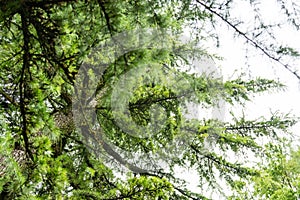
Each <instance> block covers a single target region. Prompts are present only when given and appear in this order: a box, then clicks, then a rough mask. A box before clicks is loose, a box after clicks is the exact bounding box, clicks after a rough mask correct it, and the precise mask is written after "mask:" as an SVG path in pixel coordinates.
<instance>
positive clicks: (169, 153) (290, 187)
mask: <svg viewBox="0 0 300 200" xmlns="http://www.w3.org/2000/svg"><path fill="white" fill-rule="evenodd" d="M226 2H227V3H226ZM232 2H233V1H224V2H219V1H206V2H204V1H191V0H183V1H182V0H181V1H177V0H171V1H166V0H148V1H144V0H135V1H131V0H105V1H104V0H98V1H67V0H66V1H64V0H62V1H13V0H6V1H3V2H1V5H0V29H1V34H0V43H1V47H0V52H1V55H0V69H1V70H0V121H1V123H0V198H1V199H128V200H129V199H166V200H167V199H174V200H175V199H176V200H178V199H182V200H185V199H210V198H211V197H210V196H209V195H208V192H207V191H208V190H218V191H219V193H222V194H223V196H225V197H226V196H227V197H228V196H229V195H226V194H224V190H225V189H224V188H226V187H228V188H229V190H230V191H232V192H233V193H236V195H235V196H234V195H233V196H232V197H228V198H232V199H234V198H239V195H240V196H242V198H243V197H248V196H251V195H254V196H257V197H259V198H269V199H293V198H296V197H298V196H299V185H300V182H299V181H300V180H299V170H298V169H299V168H300V167H299V162H298V161H299V152H293V153H292V154H291V158H289V159H288V158H287V157H286V156H285V152H284V149H283V148H282V144H284V142H283V141H284V137H285V136H289V134H288V131H289V128H290V127H291V126H293V125H294V124H295V123H296V121H295V119H294V118H291V117H290V116H289V115H280V114H278V113H273V114H272V117H271V118H270V119H265V118H263V117H262V118H259V119H257V120H249V119H246V117H244V116H242V117H240V116H237V117H235V116H234V115H233V117H232V120H231V121H228V122H224V121H221V120H219V119H210V118H209V117H208V118H205V119H189V118H187V117H186V116H185V114H184V110H185V109H186V108H187V107H188V104H187V103H188V102H195V103H198V104H199V105H200V106H202V107H203V108H212V107H214V106H216V104H217V103H216V102H218V101H220V100H224V101H226V102H227V103H228V105H231V106H235V105H243V104H245V102H247V101H250V100H251V99H252V97H253V96H254V95H255V94H258V93H263V92H270V91H278V90H280V89H282V88H284V85H282V84H281V83H279V82H277V81H274V80H268V79H265V78H256V79H253V80H247V79H245V80H244V79H242V78H238V79H235V80H228V81H225V82H223V81H222V80H221V78H213V76H211V77H210V76H205V75H201V76H200V75H197V74H192V73H190V72H186V71H184V69H186V68H187V67H193V63H190V60H191V58H195V57H198V58H201V57H202V56H206V57H210V58H213V59H218V57H217V56H215V55H213V53H210V52H207V50H206V49H205V48H204V47H203V48H202V47H201V48H196V45H198V44H199V43H201V42H205V40H206V39H210V38H217V36H216V35H215V34H214V33H211V30H210V28H209V27H211V25H213V26H212V27H214V26H215V25H217V22H216V20H217V19H221V20H223V21H224V22H225V23H227V24H229V26H230V25H231V27H232V26H233V25H232V24H231V23H230V21H228V20H230V10H231V9H232V7H231V6H230V5H232ZM250 2H251V3H252V4H253V2H252V1H250ZM281 4H282V5H284V3H281ZM215 8H219V9H217V11H219V13H218V12H217V11H216V9H215ZM284 9H285V10H289V8H287V7H285V8H284ZM287 15H288V17H289V19H290V20H291V22H292V25H293V26H295V27H297V23H296V21H293V20H292V16H293V15H292V14H290V13H287ZM186 27H189V28H190V29H192V30H191V31H192V33H193V34H194V35H193V38H194V39H195V40H193V41H190V42H189V43H187V44H180V42H178V40H179V38H176V37H165V38H164V39H165V42H166V43H169V44H172V45H171V47H170V48H167V47H166V48H163V49H156V48H155V47H156V46H158V45H160V44H156V43H155V41H154V39H153V41H152V40H150V41H149V40H148V42H149V46H147V45H144V46H143V47H144V48H140V49H134V50H132V51H129V52H125V53H124V55H121V56H119V57H117V58H114V56H115V54H114V53H115V52H116V51H117V50H116V49H115V48H117V47H115V46H118V45H119V47H118V48H121V47H126V45H128V44H131V43H138V42H141V41H142V39H143V38H142V39H141V41H136V40H134V38H132V39H130V38H128V41H122V44H121V45H120V44H118V45H115V46H114V47H111V46H105V42H106V41H108V40H109V39H112V38H114V36H115V35H118V34H119V33H122V32H124V31H130V30H139V28H154V29H155V30H164V29H168V31H169V33H170V34H171V33H172V34H174V35H177V34H179V33H182V32H184V30H185V28H186ZM233 27H235V29H234V30H235V31H236V32H237V33H238V34H240V35H241V36H242V37H245V36H247V35H245V34H244V33H243V32H241V31H239V27H238V26H233ZM259 27H260V29H259V28H257V29H255V30H257V31H259V30H261V27H264V28H263V29H262V30H269V26H262V24H259ZM207 29H209V30H207ZM162 32H163V31H162ZM165 32H167V31H165ZM165 32H164V33H162V35H166V33H165ZM253 34H254V33H253ZM254 35H257V34H254ZM157 37H159V36H157ZM256 37H258V36H256ZM256 37H254V39H255V38H256ZM144 39H145V38H144ZM246 40H247V42H249V43H250V44H252V45H254V46H255V47H257V48H258V49H259V50H263V49H267V48H266V46H261V44H260V43H258V42H255V41H254V40H253V39H251V38H249V37H248V36H247V37H246ZM201 44H202V43H201ZM101 45H102V46H101ZM103 45H104V46H105V47H106V48H107V49H106V50H107V51H108V52H109V50H111V49H112V50H111V52H110V53H111V54H109V56H106V55H101V54H100V55H98V60H97V59H92V58H90V57H89V56H88V55H89V54H90V53H91V52H92V51H93V50H94V48H96V49H97V47H103ZM122 45H123V46H122ZM151 45H152V46H151ZM120 46H121V47H120ZM147 47H148V48H147ZM197 47H198V46H197ZM109 48H111V49H109ZM272 51H273V52H277V55H278V56H283V57H285V56H291V57H298V56H299V53H298V52H297V51H296V50H295V49H293V48H292V47H283V46H280V47H278V48H276V47H275V46H274V48H273V49H272ZM263 53H264V54H265V55H267V57H269V58H270V59H273V60H275V61H276V60H277V61H278V62H280V63H281V60H280V59H279V58H275V57H272V56H271V55H270V54H268V53H266V50H265V51H263ZM110 56H111V57H110ZM280 58H281V57H280ZM112 59H114V60H113V62H111V60H112ZM84 62H86V63H89V64H91V65H97V64H99V63H100V64H101V63H102V64H103V63H104V64H105V65H106V64H107V66H105V67H106V68H105V70H104V71H103V72H101V78H100V79H99V80H97V74H96V72H95V71H93V70H89V71H86V74H87V76H88V78H89V80H88V81H85V80H84V81H83V85H84V84H87V85H84V86H88V84H89V83H92V82H96V81H97V87H96V88H95V91H93V92H95V95H94V96H95V99H96V101H97V103H96V105H95V108H96V116H95V119H93V122H95V123H96V122H97V123H98V125H100V126H101V131H99V133H94V132H92V131H91V130H92V129H91V128H90V127H88V126H87V125H86V124H85V125H86V126H76V125H77V124H75V123H74V122H73V114H74V113H72V108H71V107H72V101H73V102H74V99H72V94H74V93H76V92H78V91H77V90H76V89H78V88H74V84H75V82H76V81H79V79H78V76H79V75H78V70H79V68H80V67H81V66H82V63H84ZM108 63H109V64H108ZM141 66H148V67H149V70H152V71H151V73H153V74H155V75H156V79H155V81H156V82H155V81H153V83H149V82H151V77H150V75H149V74H148V73H145V74H143V76H142V77H140V79H137V80H133V81H132V82H130V83H131V84H128V85H126V88H123V89H124V91H125V92H126V91H127V90H125V89H128V88H130V89H134V90H133V91H131V92H132V94H131V96H130V98H129V99H128V105H124V107H125V106H128V110H129V114H128V113H127V114H128V115H124V113H122V112H121V111H123V110H121V109H120V110H121V111H120V112H114V110H113V108H114V106H115V105H114V104H113V100H112V97H113V95H114V94H113V91H114V89H115V86H116V84H117V83H118V81H120V80H121V79H122V77H123V76H124V75H126V74H127V73H129V72H130V71H131V70H137V69H139V67H141ZM154 66H159V69H163V70H161V71H155V70H156V69H157V68H155V67H154ZM101 67H103V66H99V68H101ZM285 67H286V68H287V69H289V66H288V65H285ZM99 70H101V69H99ZM167 73H170V74H173V75H174V76H176V77H177V79H176V80H175V79H174V80H175V81H174V80H169V79H167V78H166V74H167ZM294 75H296V76H297V74H296V73H294ZM147 81H148V82H147ZM172 81H173V82H172ZM176 81H177V82H176ZM145 82H147V84H144V83H145ZM159 82H161V83H164V84H159ZM136 83H138V84H140V85H137V86H136V85H134V84H136ZM167 83H168V84H169V85H168V84H167ZM179 83H180V84H179ZM181 83H186V84H182V85H181ZM170 84H173V85H177V84H178V85H179V86H176V87H171V86H172V85H170ZM135 86H136V87H135ZM168 86H170V87H168ZM79 89H82V91H80V92H83V93H85V92H86V93H88V91H86V90H84V89H86V88H84V87H83V88H79ZM125 92H124V93H125ZM118 95H119V96H117V97H118V98H117V100H119V101H121V100H122V101H123V100H124V98H123V96H122V95H121V93H120V94H118ZM75 100H76V99H75ZM90 100H91V99H85V100H84V101H85V102H80V103H82V104H83V105H84V103H86V102H88V101H90ZM125 100H126V99H125ZM125 100H124V101H125ZM88 103H90V102H88ZM157 111H159V112H157ZM116 115H118V116H121V117H124V119H126V118H127V120H128V121H130V120H131V119H132V121H133V122H134V123H135V124H137V125H139V126H140V127H142V128H141V129H142V130H145V132H147V131H148V130H150V131H148V132H149V135H150V136H149V135H147V137H137V136H136V135H133V134H128V132H126V130H123V129H122V128H121V127H120V126H119V125H118V124H117V123H116V120H115V117H116ZM128 116H129V117H130V118H129V117H128ZM88 117H89V116H88ZM153 119H154V120H153ZM162 121H163V122H164V123H163V124H159V125H160V126H157V127H156V124H155V123H156V122H162ZM149 127H150V128H149ZM147 128H148V129H147ZM151 128H152V129H151ZM151 130H155V131H151ZM282 133H286V135H283V134H282ZM210 140H212V141H213V142H215V144H214V145H215V146H214V147H213V149H209V151H208V150H207V146H206V142H207V141H208V142H209V141H210ZM261 140H265V141H272V142H273V143H269V144H268V145H264V144H261V143H260V142H259V141H261ZM230 152H231V153H233V155H238V156H240V155H241V154H243V153H245V152H252V153H254V154H255V156H256V157H259V158H262V159H264V160H266V161H267V162H268V163H267V164H268V165H263V166H260V167H261V168H259V169H258V168H255V167H250V166H248V165H247V163H245V162H244V161H243V159H242V158H243V157H242V156H241V157H240V159H239V160H237V161H232V159H231V158H230V156H228V155H229V153H230ZM244 160H247V157H246V154H245V157H244ZM178 167H179V168H182V169H188V168H191V169H195V172H196V174H197V178H199V192H192V191H191V190H190V189H189V188H188V187H187V183H186V181H185V180H182V179H180V178H177V177H176V175H177V174H176V169H178ZM124 171H125V172H127V174H126V175H124V174H123V173H124ZM220 180H222V181H224V183H225V184H226V187H225V186H224V188H223V187H220V185H219V181H220ZM265 180H268V181H265ZM249 183H250V184H251V183H252V184H254V192H253V191H247V190H245V187H247V186H248V184H249Z"/></svg>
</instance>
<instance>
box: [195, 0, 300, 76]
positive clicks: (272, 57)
mask: <svg viewBox="0 0 300 200" xmlns="http://www.w3.org/2000/svg"><path fill="white" fill-rule="evenodd" d="M196 2H197V3H199V4H200V5H201V6H203V7H204V8H205V9H206V10H208V11H209V12H211V13H212V14H214V15H216V16H217V17H219V18H220V19H221V20H222V21H224V22H225V23H226V24H227V25H229V27H231V28H232V29H233V30H234V31H235V32H237V33H238V34H239V35H240V36H242V37H243V38H244V39H246V41H248V42H249V43H250V44H252V45H253V46H254V47H255V48H257V49H259V50H260V51H261V52H262V53H263V54H264V55H266V56H267V57H268V58H270V59H271V60H273V61H275V62H277V63H279V64H280V65H281V66H283V67H284V68H285V69H287V70H288V71H289V72H291V73H292V74H293V75H295V76H296V77H297V78H298V79H299V80H300V75H298V74H297V71H294V70H292V69H291V67H290V66H289V65H288V64H284V63H283V62H282V61H281V60H280V58H276V57H275V56H273V55H271V54H270V53H269V52H267V50H266V49H265V48H263V47H262V46H261V45H260V44H258V43H257V42H256V41H254V40H253V39H251V38H250V37H248V36H247V35H246V33H244V32H242V31H241V30H240V29H238V28H237V27H236V26H235V25H234V24H232V23H231V22H230V21H228V20H227V19H226V18H225V17H223V16H222V15H221V14H220V13H218V12H216V11H215V10H213V9H212V8H211V7H209V6H207V5H206V4H205V3H203V2H201V1H200V0H196Z"/></svg>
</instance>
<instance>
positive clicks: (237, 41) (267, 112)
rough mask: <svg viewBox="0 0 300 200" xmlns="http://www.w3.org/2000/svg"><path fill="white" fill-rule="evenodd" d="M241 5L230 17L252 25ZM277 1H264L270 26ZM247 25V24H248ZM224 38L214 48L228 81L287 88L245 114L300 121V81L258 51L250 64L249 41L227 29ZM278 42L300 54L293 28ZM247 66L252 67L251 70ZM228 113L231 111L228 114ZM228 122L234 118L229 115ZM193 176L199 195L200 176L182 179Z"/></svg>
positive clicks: (252, 104)
mask: <svg viewBox="0 0 300 200" xmlns="http://www.w3.org/2000/svg"><path fill="white" fill-rule="evenodd" d="M240 3H241V4H239V5H236V6H237V7H236V9H235V10H234V11H235V12H236V13H234V12H233V13H232V12H231V13H230V14H233V15H235V16H240V17H241V18H242V19H246V21H248V22H250V23H251V19H249V14H248V13H247V11H246V10H247V9H246V7H248V9H249V6H247V5H246V3H245V1H240ZM274 3H275V1H262V3H261V5H260V11H261V13H262V18H264V19H265V20H266V22H272V21H274V19H275V20H278V13H279V11H280V10H279V7H275V6H274ZM244 21H245V20H244ZM219 36H220V48H218V49H217V48H214V47H211V50H212V51H213V52H216V53H217V55H220V56H222V57H223V58H224V60H223V61H218V63H217V65H218V66H219V67H220V68H221V70H222V75H223V79H224V80H228V79H230V77H232V76H234V77H236V76H238V75H239V74H241V73H243V72H246V73H247V74H248V73H251V77H261V78H269V79H276V80H277V79H279V80H280V81H281V82H282V83H284V84H285V85H286V86H287V89H286V91H278V92H273V93H262V94H261V95H259V96H256V97H255V98H253V99H252V102H249V103H247V104H246V106H245V107H244V109H243V110H244V114H245V115H246V116H247V117H248V118H249V119H256V118H258V117H260V116H265V117H266V118H268V117H270V116H271V111H272V112H275V111H280V113H291V114H294V115H295V116H297V117H300V87H299V86H300V84H299V83H300V80H298V79H297V78H296V77H295V76H294V75H292V74H291V73H290V72H289V71H287V70H286V69H285V68H284V67H283V66H280V65H278V64H276V63H274V62H271V61H270V59H269V58H267V57H266V56H261V55H259V54H257V55H253V53H252V52H255V51H256V52H258V53H261V52H259V51H258V50H255V49H254V48H250V51H251V53H250V54H249V55H251V57H250V58H248V60H246V58H245V57H246V53H245V44H244V42H245V40H244V39H241V38H238V37H235V38H234V37H233V31H232V30H230V29H228V28H227V27H226V26H225V25H224V26H223V27H220V28H219ZM276 40H277V42H279V43H283V44H287V45H290V46H292V47H294V48H296V49H297V50H298V51H300V34H299V31H298V32H297V31H296V30H293V29H291V28H286V27H284V28H282V29H280V30H278V31H277V32H276ZM247 64H248V65H249V66H250V67H248V66H247ZM291 66H292V67H294V68H293V69H299V74H300V59H298V60H296V61H294V62H293V63H291ZM227 109H230V110H233V111H234V113H235V114H236V113H239V114H242V112H241V109H240V108H235V109H233V108H232V107H231V108H227ZM227 112H228V110H227ZM226 116H227V117H226V118H228V119H229V118H230V116H229V115H226ZM299 128H300V123H298V124H297V125H296V126H294V127H293V128H292V129H291V130H292V132H293V134H294V135H296V136H298V137H297V138H296V139H297V140H295V141H296V142H297V144H299V138H300V137H299V136H300V131H299V130H300V129H299ZM186 174H189V176H188V177H189V180H192V181H191V182H192V184H191V188H192V189H195V191H198V192H199V189H196V185H197V179H196V178H194V180H193V178H191V177H196V176H197V175H196V174H195V173H194V172H192V171H185V172H182V177H185V176H186ZM213 198H214V199H220V197H219V196H216V195H215V194H214V195H213Z"/></svg>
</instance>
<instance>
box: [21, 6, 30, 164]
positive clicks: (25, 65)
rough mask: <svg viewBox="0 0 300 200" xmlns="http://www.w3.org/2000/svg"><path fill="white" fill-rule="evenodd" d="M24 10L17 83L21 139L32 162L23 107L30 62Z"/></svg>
mask: <svg viewBox="0 0 300 200" xmlns="http://www.w3.org/2000/svg"><path fill="white" fill-rule="evenodd" d="M25 12H27V11H26V10H23V11H22V12H21V21H22V32H23V42H24V44H23V51H24V53H23V66H22V70H21V74H20V82H19V92H20V111H21V117H22V132H21V134H22V137H23V140H24V143H25V150H26V153H27V155H28V156H29V158H30V159H31V160H32V161H33V155H32V153H31V151H30V149H29V141H28V136H27V132H28V126H27V118H26V107H25V81H26V80H25V73H26V70H29V62H30V52H29V42H30V41H29V30H28V24H27V18H26V14H25Z"/></svg>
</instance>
